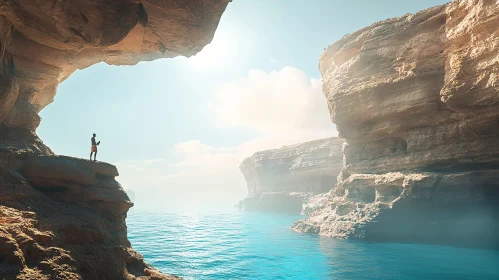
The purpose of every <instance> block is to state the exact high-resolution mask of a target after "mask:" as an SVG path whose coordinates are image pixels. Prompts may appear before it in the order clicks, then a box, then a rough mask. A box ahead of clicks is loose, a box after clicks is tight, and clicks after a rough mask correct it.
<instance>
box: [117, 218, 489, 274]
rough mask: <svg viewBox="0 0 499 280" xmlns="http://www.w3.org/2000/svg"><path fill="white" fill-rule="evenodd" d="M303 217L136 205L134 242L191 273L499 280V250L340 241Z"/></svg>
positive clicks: (173, 269)
mask: <svg viewBox="0 0 499 280" xmlns="http://www.w3.org/2000/svg"><path fill="white" fill-rule="evenodd" d="M300 218H301V217H300V216H289V215H277V214H264V213H248V212H242V211H239V210H237V209H229V210H226V211H190V212H189V211H187V212H186V211H170V210H161V211H153V210H140V209H132V210H131V211H130V212H129V215H128V218H127V224H128V236H129V238H130V241H131V242H132V246H133V247H134V248H135V249H136V250H137V251H139V252H140V253H142V254H143V255H144V257H145V259H146V261H147V262H149V263H150V264H152V265H153V266H155V267H156V268H158V269H160V270H161V271H163V272H165V273H171V274H175V275H178V276H182V277H184V278H186V279H201V280H202V279H216V280H222V279H499V251H491V250H475V249H463V248H452V247H443V246H430V245H417V244H382V243H366V242H352V241H339V240H334V239H330V238H324V237H318V236H313V235H306V234H300V233H296V232H294V231H292V230H291V229H290V227H291V225H292V224H293V222H294V221H296V220H297V219H300Z"/></svg>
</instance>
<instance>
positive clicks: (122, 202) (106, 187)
mask: <svg viewBox="0 0 499 280" xmlns="http://www.w3.org/2000/svg"><path fill="white" fill-rule="evenodd" d="M228 2H229V1H227V0H190V1H181V0H100V1H83V0H64V1H59V0H47V1H45V0H16V1H1V3H0V60H1V62H2V63H0V279H4V278H5V279H47V280H48V279H61V280H62V279H68V280H70V279H71V280H74V279H91V280H98V279H103V280H110V279H113V280H114V279H116V280H118V279H142V280H146V279H179V278H178V277H175V276H169V275H165V274H163V273H161V272H160V271H158V270H157V269H154V268H153V267H151V266H150V265H148V264H146V263H145V262H144V260H143V257H142V256H141V255H140V254H139V253H137V252H135V251H134V250H133V249H132V248H131V244H130V242H129V241H128V238H127V229H126V224H125V219H126V213H127V211H128V209H129V208H130V207H131V206H132V205H133V204H132V203H131V202H130V199H129V198H128V196H127V194H126V193H125V191H124V190H123V188H122V187H121V185H120V184H119V183H118V182H117V181H116V179H115V177H116V176H118V171H117V170H116V167H114V166H113V165H110V164H106V163H100V162H90V161H86V160H81V159H76V158H71V157H64V156H57V155H55V154H54V153H53V152H52V151H51V150H50V148H48V147H47V146H45V145H44V144H43V142H42V141H41V140H40V139H39V138H38V136H37V135H36V133H35V130H36V128H37V127H38V125H39V123H40V121H41V119H40V117H39V115H38V113H39V112H40V111H41V110H42V109H43V108H44V107H45V106H47V105H48V104H50V103H51V102H52V101H53V100H54V96H55V94H56V90H57V86H58V84H59V83H60V82H62V81H64V80H65V79H67V78H68V77H69V76H70V75H71V74H72V73H73V72H74V71H76V70H78V69H83V68H86V67H88V66H91V65H93V64H95V63H98V62H106V63H108V64H114V65H133V64H136V63H138V62H139V61H150V60H154V59H158V58H168V57H175V56H179V55H184V56H192V55H194V54H196V53H197V52H199V51H200V50H201V49H202V48H203V47H204V46H205V45H206V44H208V43H210V42H211V40H212V38H213V35H214V33H215V30H216V28H217V25H218V22H219V20H220V17H221V15H222V13H223V11H224V10H225V7H226V6H227V4H228ZM89 82H91V81H89ZM68 110H70V108H68Z"/></svg>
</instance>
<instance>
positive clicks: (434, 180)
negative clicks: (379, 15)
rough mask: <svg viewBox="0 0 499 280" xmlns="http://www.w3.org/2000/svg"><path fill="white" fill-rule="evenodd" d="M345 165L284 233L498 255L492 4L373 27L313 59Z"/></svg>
mask: <svg viewBox="0 0 499 280" xmlns="http://www.w3.org/2000/svg"><path fill="white" fill-rule="evenodd" d="M320 70H321V72H322V76H323V82H324V85H323V87H324V92H325V95H326V96H327V99H328V103H329V109H330V112H331V116H332V119H333V121H334V122H335V123H336V124H337V127H338V130H339V133H340V135H341V137H342V138H344V139H345V141H346V144H345V147H344V160H345V166H344V168H343V171H342V173H341V175H340V176H339V181H338V183H337V185H336V187H335V188H334V189H333V190H332V191H331V192H330V195H329V199H328V202H327V203H326V204H325V205H324V206H323V208H322V209H321V210H319V211H316V212H314V213H313V214H312V216H311V217H310V218H309V219H308V220H305V221H300V222H298V223H296V224H295V226H294V228H295V229H296V230H299V231H303V232H314V233H319V234H322V235H327V236H333V237H338V238H360V239H367V240H390V241H402V242H428V243H439V244H452V245H460V246H480V247H488V248H499V230H498V228H499V226H498V225H499V141H498V140H499V4H498V2H497V1H495V0H459V1H454V2H452V3H449V4H447V5H444V6H439V7H435V8H430V9H427V10H425V11H422V12H419V13H417V14H413V15H406V16H403V17H400V18H394V19H389V20H387V21H383V22H378V23H375V24H373V25H372V26H370V27H367V28H364V29H362V30H360V31H357V32H355V33H352V34H349V35H347V36H345V37H344V38H342V39H341V40H340V41H338V42H336V43H335V44H333V45H331V46H329V47H328V48H327V49H326V50H325V51H324V53H323V54H322V57H321V59H320Z"/></svg>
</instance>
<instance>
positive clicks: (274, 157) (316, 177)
mask: <svg viewBox="0 0 499 280" xmlns="http://www.w3.org/2000/svg"><path fill="white" fill-rule="evenodd" d="M342 144H343V141H342V140H340V139H338V138H328V139H322V140H316V141H312V142H307V143H302V144H297V145H292V146H286V147H282V148H280V149H275V150H268V151H262V152H258V153H256V154H254V155H253V156H252V157H249V158H246V159H245V160H244V161H243V162H242V163H241V166H240V167H239V168H240V170H241V172H242V173H243V175H244V178H245V179H246V182H247V184H248V197H247V198H245V199H244V200H243V201H241V203H240V206H241V207H243V208H246V209H253V210H272V211H286V212H296V213H300V211H301V210H302V204H303V203H304V202H305V201H306V200H308V198H310V197H311V196H313V195H316V194H320V193H326V192H328V191H329V190H330V189H331V188H332V187H333V186H334V184H335V183H336V177H337V176H338V174H339V172H340V170H341V168H342V166H343V159H342V157H343V155H342V153H341V149H342Z"/></svg>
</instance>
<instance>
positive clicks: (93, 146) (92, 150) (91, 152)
mask: <svg viewBox="0 0 499 280" xmlns="http://www.w3.org/2000/svg"><path fill="white" fill-rule="evenodd" d="M95 136H97V135H95V133H94V136H93V137H92V149H91V150H90V161H92V154H93V153H95V154H94V161H97V159H96V158H97V146H99V144H100V141H99V142H97V143H96V142H95Z"/></svg>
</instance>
